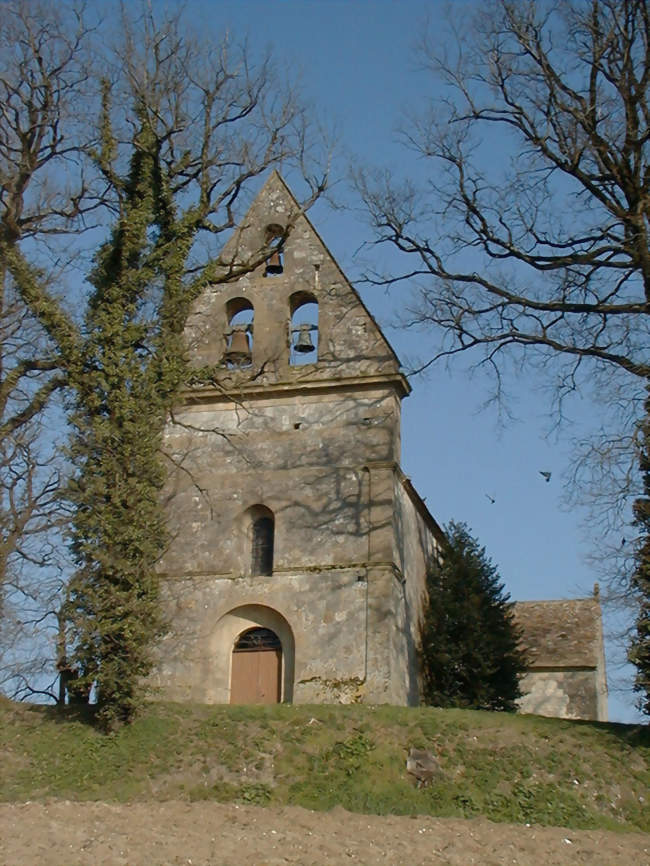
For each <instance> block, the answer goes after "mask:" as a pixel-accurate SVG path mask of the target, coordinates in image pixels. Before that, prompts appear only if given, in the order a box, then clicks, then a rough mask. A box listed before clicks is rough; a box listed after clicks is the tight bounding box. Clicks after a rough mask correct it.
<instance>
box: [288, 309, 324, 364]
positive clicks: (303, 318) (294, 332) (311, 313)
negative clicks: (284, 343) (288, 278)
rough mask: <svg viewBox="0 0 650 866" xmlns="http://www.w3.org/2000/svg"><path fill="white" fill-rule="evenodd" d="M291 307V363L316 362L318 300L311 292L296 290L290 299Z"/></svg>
mask: <svg viewBox="0 0 650 866" xmlns="http://www.w3.org/2000/svg"><path fill="white" fill-rule="evenodd" d="M289 309H290V312H291V325H290V344H289V363H290V364H291V365H292V366H298V365H300V364H314V363H315V362H316V361H317V360H318V302H317V300H316V298H315V297H314V295H312V294H311V293H310V292H296V293H295V294H294V295H292V296H291V298H290V299H289Z"/></svg>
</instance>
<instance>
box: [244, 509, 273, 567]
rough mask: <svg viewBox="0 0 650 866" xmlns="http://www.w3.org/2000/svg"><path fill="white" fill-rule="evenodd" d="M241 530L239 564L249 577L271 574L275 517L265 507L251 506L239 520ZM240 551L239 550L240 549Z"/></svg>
mask: <svg viewBox="0 0 650 866" xmlns="http://www.w3.org/2000/svg"><path fill="white" fill-rule="evenodd" d="M240 527H241V528H242V529H243V534H242V542H241V543H242V544H243V550H241V554H242V555H241V560H240V561H241V564H242V568H243V573H244V574H247V575H251V576H255V575H259V576H269V575H271V574H273V558H274V553H275V515H274V514H273V512H272V511H271V509H270V508H267V506H266V505H261V504H260V505H251V507H250V508H247V509H246V511H245V512H244V514H243V516H242V518H241V519H240ZM240 549H241V548H240Z"/></svg>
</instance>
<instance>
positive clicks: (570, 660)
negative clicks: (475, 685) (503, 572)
mask: <svg viewBox="0 0 650 866" xmlns="http://www.w3.org/2000/svg"><path fill="white" fill-rule="evenodd" d="M515 618H516V620H517V622H518V624H519V625H520V627H521V628H522V630H523V633H524V641H523V642H524V648H525V650H526V652H527V655H528V664H529V668H528V671H527V673H526V674H525V676H524V677H523V679H522V682H521V687H522V692H523V697H522V699H521V700H520V702H519V709H520V711H521V712H522V713H536V714H537V715H540V716H559V717H561V718H564V719H597V720H599V721H606V720H607V677H606V671H605V652H604V647H603V630H602V614H601V609H600V602H599V600H598V593H597V590H596V591H595V592H594V595H593V597H592V598H578V599H571V600H559V601H519V602H517V603H516V604H515Z"/></svg>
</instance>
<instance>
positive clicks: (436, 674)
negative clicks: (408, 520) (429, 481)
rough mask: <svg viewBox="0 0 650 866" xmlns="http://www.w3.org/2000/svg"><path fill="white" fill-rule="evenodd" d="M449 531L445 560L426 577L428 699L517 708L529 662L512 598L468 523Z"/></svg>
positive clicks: (428, 701) (458, 704)
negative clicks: (521, 680) (526, 660)
mask: <svg viewBox="0 0 650 866" xmlns="http://www.w3.org/2000/svg"><path fill="white" fill-rule="evenodd" d="M446 533H447V538H448V542H449V545H448V548H447V549H446V551H445V552H444V560H443V561H442V562H441V563H432V564H431V566H430V569H429V573H428V576H427V588H428V594H429V601H428V606H427V610H426V614H425V618H424V623H423V629H422V674H423V699H424V703H426V704H429V705H432V706H440V707H470V708H473V709H484V710H514V709H516V700H517V698H518V697H519V696H520V690H519V677H520V675H521V674H522V673H523V672H524V670H525V668H526V663H525V656H524V653H523V651H522V649H521V648H520V637H521V634H520V631H519V629H518V627H517V625H516V623H515V621H514V615H513V611H512V605H511V603H510V601H509V598H510V597H509V595H508V594H507V593H505V592H504V586H503V583H502V582H501V581H500V578H499V575H498V573H497V570H496V568H495V566H494V565H493V564H492V562H491V561H490V559H488V557H487V556H486V553H485V548H483V547H480V546H479V544H478V542H477V541H476V539H475V538H473V537H472V536H471V534H470V532H469V530H468V528H467V526H465V524H463V523H455V522H451V523H450V524H449V525H448V526H447V527H446Z"/></svg>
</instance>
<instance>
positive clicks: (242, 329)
mask: <svg viewBox="0 0 650 866" xmlns="http://www.w3.org/2000/svg"><path fill="white" fill-rule="evenodd" d="M254 319H255V310H254V308H253V304H252V303H251V302H250V301H249V300H248V298H231V299H230V300H229V301H228V302H227V303H226V321H227V327H226V331H225V333H224V338H225V341H226V348H225V352H224V361H225V363H226V366H228V367H250V365H251V364H252V363H253V323H254Z"/></svg>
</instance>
